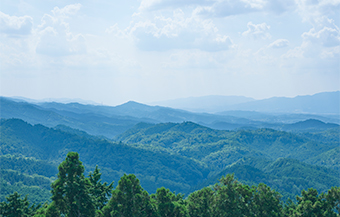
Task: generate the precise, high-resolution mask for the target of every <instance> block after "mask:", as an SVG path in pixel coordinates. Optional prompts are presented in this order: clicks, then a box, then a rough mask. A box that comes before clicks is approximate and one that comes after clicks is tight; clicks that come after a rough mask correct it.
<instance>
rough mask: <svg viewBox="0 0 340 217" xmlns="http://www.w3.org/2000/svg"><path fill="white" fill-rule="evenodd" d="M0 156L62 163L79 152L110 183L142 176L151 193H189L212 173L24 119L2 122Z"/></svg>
mask: <svg viewBox="0 0 340 217" xmlns="http://www.w3.org/2000/svg"><path fill="white" fill-rule="evenodd" d="M0 130H1V132H2V139H1V147H0V153H1V154H2V155H6V154H11V155H18V154H21V155H24V156H26V157H34V158H36V159H39V160H45V161H48V162H51V163H53V164H59V163H60V162H61V161H62V160H63V159H64V158H65V155H66V154H67V152H69V151H75V152H78V153H79V154H80V156H82V159H81V160H82V161H83V162H84V164H85V165H86V166H87V168H89V169H93V168H94V167H95V165H98V166H99V167H100V168H101V170H102V172H103V179H104V180H106V181H112V180H114V181H118V179H119V178H120V176H122V175H123V173H134V174H136V175H139V178H140V179H141V183H143V186H144V187H145V189H147V190H148V191H149V192H154V191H155V190H156V188H158V187H161V186H166V187H168V188H171V189H173V190H176V191H177V192H185V191H186V190H187V189H188V187H189V186H190V185H194V184H197V183H198V182H199V181H201V180H202V179H205V178H206V177H207V175H208V173H209V170H208V169H207V168H206V167H204V166H202V164H201V163H197V162H196V161H194V160H191V159H187V158H185V157H181V156H179V155H171V154H168V153H156V152H153V151H150V150H145V149H139V148H135V147H131V146H127V145H125V144H123V143H112V142H109V141H107V140H101V139H91V138H87V137H81V136H79V135H76V134H70V133H68V132H64V131H60V130H55V129H52V128H47V127H44V126H42V125H34V126H33V125H30V124H28V123H26V122H23V121H22V120H18V119H9V120H1V126H0Z"/></svg>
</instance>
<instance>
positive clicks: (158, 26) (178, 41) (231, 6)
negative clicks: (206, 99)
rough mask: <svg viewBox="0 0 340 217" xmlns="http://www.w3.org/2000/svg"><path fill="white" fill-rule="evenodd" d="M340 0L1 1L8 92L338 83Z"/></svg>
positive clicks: (289, 88) (280, 91) (143, 93)
mask: <svg viewBox="0 0 340 217" xmlns="http://www.w3.org/2000/svg"><path fill="white" fill-rule="evenodd" d="M339 14H340V0H134V1H133V0H124V1H108V0H106V1H104V0H84V1H72V0H71V1H70V0H68V1H65V0H59V1H51V0H32V1H18V0H2V1H1V3H0V61H1V62H0V63H1V65H0V67H1V68H0V70H1V71H0V73H1V77H0V79H1V80H0V82H1V95H2V96H23V97H28V98H33V99H44V98H82V99H84V100H92V101H95V102H98V103H103V104H107V105H117V104H121V103H124V102H126V101H129V100H135V101H139V102H145V103H147V102H153V101H161V100H167V99H175V98H183V97H189V96H206V95H243V96H247V97H253V98H256V99H262V98H269V97H272V96H287V97H293V96H296V95H307V94H314V93H318V92H323V91H335V90H339V89H340V78H339V74H340V73H339V72H340V65H339V64H340V63H339V62H340V29H339V26H340V24H339V20H340V19H339Z"/></svg>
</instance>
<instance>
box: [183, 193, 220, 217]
mask: <svg viewBox="0 0 340 217" xmlns="http://www.w3.org/2000/svg"><path fill="white" fill-rule="evenodd" d="M213 196H214V191H213V190H212V189H211V188H208V187H205V188H203V189H201V190H198V191H195V192H193V193H191V194H190V195H189V197H188V212H189V215H190V216H195V217H212V216H213V209H212V203H213Z"/></svg>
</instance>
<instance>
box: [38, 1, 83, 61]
mask: <svg viewBox="0 0 340 217" xmlns="http://www.w3.org/2000/svg"><path fill="white" fill-rule="evenodd" d="M80 7H81V4H72V5H67V6H65V7H63V8H59V7H55V8H54V9H53V10H52V14H53V15H50V14H45V15H44V16H43V18H42V20H41V22H42V23H41V25H39V27H38V28H39V30H38V36H39V43H38V44H37V47H36V52H37V53H39V54H43V55H48V56H55V57H57V56H67V55H74V54H84V53H86V43H85V42H86V40H85V37H84V36H83V35H82V34H76V33H73V32H71V30H70V27H69V23H68V22H67V19H68V18H69V17H70V16H74V15H75V14H76V13H77V12H78V11H79V9H80Z"/></svg>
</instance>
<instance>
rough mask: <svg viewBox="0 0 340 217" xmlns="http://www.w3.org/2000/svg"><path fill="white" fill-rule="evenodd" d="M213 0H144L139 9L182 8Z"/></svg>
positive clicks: (208, 2) (204, 3)
mask: <svg viewBox="0 0 340 217" xmlns="http://www.w3.org/2000/svg"><path fill="white" fill-rule="evenodd" d="M211 2H214V1H212V0H210V1H209V0H185V1H183V0H142V1H141V4H140V6H139V10H141V11H142V10H159V9H164V8H168V7H169V8H181V7H184V6H190V5H206V4H211Z"/></svg>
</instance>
